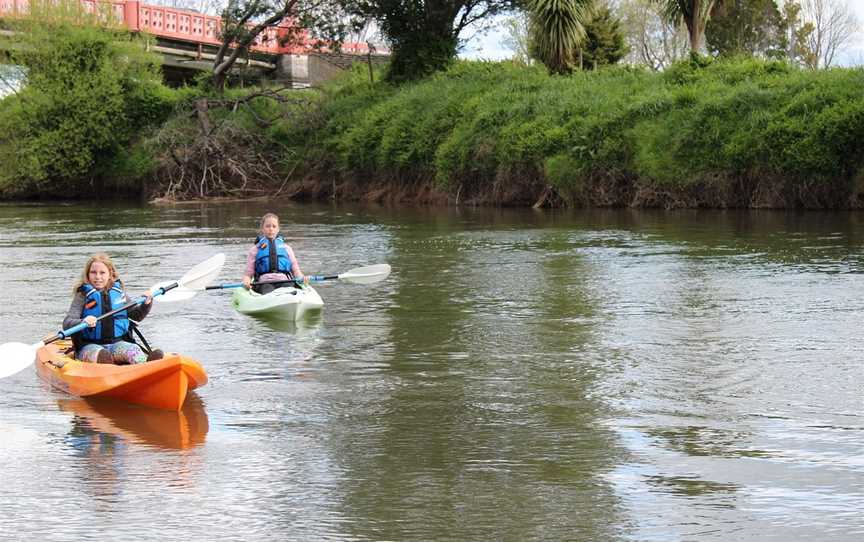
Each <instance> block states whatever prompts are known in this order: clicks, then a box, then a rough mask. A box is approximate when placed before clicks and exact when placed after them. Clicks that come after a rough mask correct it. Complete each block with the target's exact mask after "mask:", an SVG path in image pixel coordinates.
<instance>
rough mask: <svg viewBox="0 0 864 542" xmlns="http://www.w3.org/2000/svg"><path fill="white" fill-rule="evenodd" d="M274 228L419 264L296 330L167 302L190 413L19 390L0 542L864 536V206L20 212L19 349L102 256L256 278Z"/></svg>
mask: <svg viewBox="0 0 864 542" xmlns="http://www.w3.org/2000/svg"><path fill="white" fill-rule="evenodd" d="M269 210H273V211H275V212H277V213H279V214H280V215H281V216H282V219H283V234H285V235H286V237H287V238H288V241H289V243H291V244H292V245H293V247H294V249H295V251H296V253H297V255H298V257H299V259H300V263H301V265H302V267H303V269H304V271H306V272H307V273H327V274H332V273H339V272H344V271H346V270H348V269H350V268H352V267H357V266H361V265H369V264H374V263H389V264H391V265H392V266H393V273H392V274H391V276H390V277H389V278H388V279H387V280H385V281H383V282H381V283H379V284H376V285H373V286H358V285H351V284H338V283H337V284H325V285H320V286H318V287H317V289H318V291H319V293H320V294H321V295H322V297H323V298H324V301H325V303H326V306H325V309H324V311H323V313H322V314H321V316H320V317H318V318H312V319H308V320H306V321H303V322H300V323H299V324H298V325H288V324H280V323H278V322H268V321H262V320H256V319H253V318H250V317H247V316H243V315H240V314H238V313H235V312H234V311H233V310H232V308H231V306H230V303H229V300H230V294H229V293H228V292H224V291H215V292H206V293H201V294H199V295H198V296H197V297H195V298H194V299H192V300H189V301H185V302H181V303H175V304H166V303H160V302H157V304H156V306H155V308H154V309H153V311H152V313H151V315H150V316H149V317H148V318H147V319H146V320H145V322H144V326H143V329H144V331H145V332H146V334H147V336H148V338H149V339H150V340H151V342H155V343H157V345H158V346H160V347H162V348H163V349H166V350H173V351H180V352H183V353H185V354H187V355H189V356H191V357H193V358H195V359H198V360H200V361H201V362H202V364H203V365H204V366H205V368H206V369H207V371H208V374H209V376H210V382H209V383H208V385H207V386H205V387H203V388H201V389H199V390H198V391H197V392H195V393H193V394H192V395H191V396H190V398H189V400H188V401H187V405H186V407H185V408H184V410H183V411H182V412H181V413H180V414H174V413H170V412H164V411H158V410H152V409H146V408H138V407H131V406H126V405H122V404H116V403H111V402H108V403H107V404H106V403H105V402H100V403H93V402H87V401H82V400H79V399H75V398H72V397H69V396H66V395H64V394H63V393H61V392H58V391H54V390H52V389H50V388H48V387H46V385H45V384H43V383H42V382H41V381H40V380H39V379H38V378H37V376H36V374H35V371H32V370H25V371H23V372H21V373H18V374H17V375H15V376H12V377H9V378H6V379H3V380H2V381H0V435H2V438H0V476H2V487H0V495H2V498H0V538H3V539H7V540H8V539H13V540H17V539H21V540H30V539H39V540H73V539H77V540H97V539H99V540H101V539H104V538H105V537H106V536H107V537H109V538H110V539H112V540H124V541H125V540H129V541H131V540H142V539H150V540H153V539H171V540H184V541H198V540H200V541H211V540H227V539H234V540H237V539H244V540H520V541H521V540H633V541H647V540H660V541H677V540H717V541H720V540H723V541H727V540H760V541H762V540H778V541H779V540H783V541H786V540H820V541H826V540H837V541H841V540H842V541H845V540H849V541H853V540H855V541H857V540H862V539H864V513H862V512H864V504H862V503H864V414H862V407H864V398H862V397H864V369H862V359H864V339H862V333H861V329H862V315H864V215H862V214H844V213H832V214H821V213H805V214H792V213H782V212H768V211H759V212H756V211H741V212H739V211H728V212H719V211H718V212H712V211H699V212H690V211H685V212H646V211H633V210H608V211H596V210H595V211H572V212H561V211H555V212H552V211H540V212H538V211H532V210H493V209H386V208H368V207H349V206H342V205H338V206H327V205H308V204H303V205H300V204H293V203H278V204H275V203H274V204H270V205H264V204H260V203H243V204H225V205H204V206H199V205H195V206H187V205H184V206H175V207H153V206H124V205H112V206H109V207H108V208H96V207H88V206H82V205H56V204H46V205H5V206H0V255H2V265H3V273H2V276H3V279H4V288H3V291H2V294H0V300H2V309H0V319H2V323H3V325H2V326H0V342H3V343H5V342H12V341H16V342H27V343H32V342H35V341H36V340H38V339H39V338H40V337H43V336H45V335H46V334H49V333H52V332H56V331H57V330H58V329H59V327H58V326H59V324H60V322H61V320H62V318H63V316H64V314H65V312H66V310H67V308H68V304H69V301H70V299H71V288H72V284H73V282H74V280H75V278H76V277H77V276H78V275H79V274H80V272H81V268H82V267H83V265H84V262H85V260H86V258H87V257H88V256H89V255H91V254H92V253H94V252H97V251H107V252H108V253H109V254H111V256H112V257H113V258H114V260H115V263H116V264H117V265H118V267H119V270H120V273H121V277H122V278H123V279H124V281H125V282H126V285H127V288H128V289H129V291H130V294H133V295H135V294H138V293H141V292H143V290H144V289H146V288H147V287H148V286H150V285H152V284H154V283H156V282H159V281H162V280H168V279H177V278H179V277H180V276H182V275H183V273H184V272H185V271H186V270H188V269H189V268H190V267H191V266H193V265H194V264H196V263H198V262H200V261H203V260H204V259H206V258H207V257H209V256H211V255H213V254H215V253H217V252H224V253H225V254H226V255H227V263H226V266H225V268H224V269H223V270H222V272H221V275H220V277H219V281H220V282H235V281H237V280H239V278H240V276H241V272H242V268H243V265H244V255H245V251H246V248H247V246H248V245H249V244H250V243H251V241H252V238H253V237H254V234H255V229H256V227H257V220H258V218H259V217H260V216H261V215H262V214H263V213H264V212H266V211H269ZM0 363H2V360H0Z"/></svg>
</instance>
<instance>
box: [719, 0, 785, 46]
mask: <svg viewBox="0 0 864 542" xmlns="http://www.w3.org/2000/svg"><path fill="white" fill-rule="evenodd" d="M705 38H706V45H707V47H708V52H709V53H711V54H713V55H715V56H735V55H751V56H764V57H772V58H776V57H779V56H784V53H785V49H786V46H785V36H784V32H783V17H782V15H781V14H780V10H779V9H778V8H777V4H776V3H775V2H774V0H727V1H726V2H724V3H723V4H722V5H721V6H719V7H718V8H717V9H715V10H714V13H713V14H712V16H711V19H710V20H709V21H708V24H707V26H706V28H705Z"/></svg>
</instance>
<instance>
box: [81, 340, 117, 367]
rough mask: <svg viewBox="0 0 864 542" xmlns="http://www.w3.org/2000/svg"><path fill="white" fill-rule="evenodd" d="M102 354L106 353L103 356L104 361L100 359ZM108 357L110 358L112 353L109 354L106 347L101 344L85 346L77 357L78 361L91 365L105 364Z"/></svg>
mask: <svg viewBox="0 0 864 542" xmlns="http://www.w3.org/2000/svg"><path fill="white" fill-rule="evenodd" d="M100 352H104V354H102V356H101V358H102V359H99V358H100V356H99V354H100ZM108 356H110V352H108V351H107V350H106V349H105V347H104V346H102V345H99V344H85V345H84V346H82V347H81V350H79V351H78V353H77V354H76V355H75V357H76V358H77V359H79V360H81V361H87V362H90V363H105V362H106V358H107V357H108Z"/></svg>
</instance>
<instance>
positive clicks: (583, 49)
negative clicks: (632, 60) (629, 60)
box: [579, 6, 629, 69]
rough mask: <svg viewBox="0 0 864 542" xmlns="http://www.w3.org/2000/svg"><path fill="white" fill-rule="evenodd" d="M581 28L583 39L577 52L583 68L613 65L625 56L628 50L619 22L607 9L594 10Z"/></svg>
mask: <svg viewBox="0 0 864 542" xmlns="http://www.w3.org/2000/svg"><path fill="white" fill-rule="evenodd" d="M583 26H584V28H585V39H584V40H583V42H582V45H580V47H579V50H580V55H581V58H582V62H581V64H582V66H583V67H584V68H593V69H596V68H597V67H598V66H606V65H609V64H615V63H616V62H618V61H619V60H621V59H622V58H624V57H625V56H626V55H627V51H628V49H629V48H628V47H627V44H626V43H625V41H624V34H623V33H622V32H621V21H620V20H619V19H617V18H616V17H614V16H613V15H612V12H611V11H610V9H609V8H608V7H606V6H603V7H599V8H596V9H595V10H594V12H593V15H592V16H591V17H590V18H589V19H588V21H586V22H585V24H584V25H583Z"/></svg>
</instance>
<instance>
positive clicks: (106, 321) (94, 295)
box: [79, 281, 129, 344]
mask: <svg viewBox="0 0 864 542" xmlns="http://www.w3.org/2000/svg"><path fill="white" fill-rule="evenodd" d="M79 290H80V291H81V293H83V294H84V310H83V311H81V318H86V317H87V316H95V317H96V318H99V317H100V316H102V315H103V314H105V313H106V312H111V311H112V310H114V309H118V308H120V307H122V306H123V305H124V304H126V303H127V300H126V294H125V293H123V286H122V285H121V284H120V281H117V282H115V283H114V284H113V285H112V286H111V288H110V289H108V290H107V291H103V290H97V289H96V288H94V287H93V286H92V285H90V284H84V285H83V286H81V288H79ZM128 333H129V316H128V314H127V312H126V311H120V312H118V313H117V314H114V315H112V316H109V317H108V318H103V319H102V320H99V321H98V322H96V327H87V328H84V330H83V331H82V332H81V338H82V339H83V342H85V343H98V344H111V343H116V342H117V341H119V340H121V339H123V338H124V337H125V336H126V335H127V334H128Z"/></svg>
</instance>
